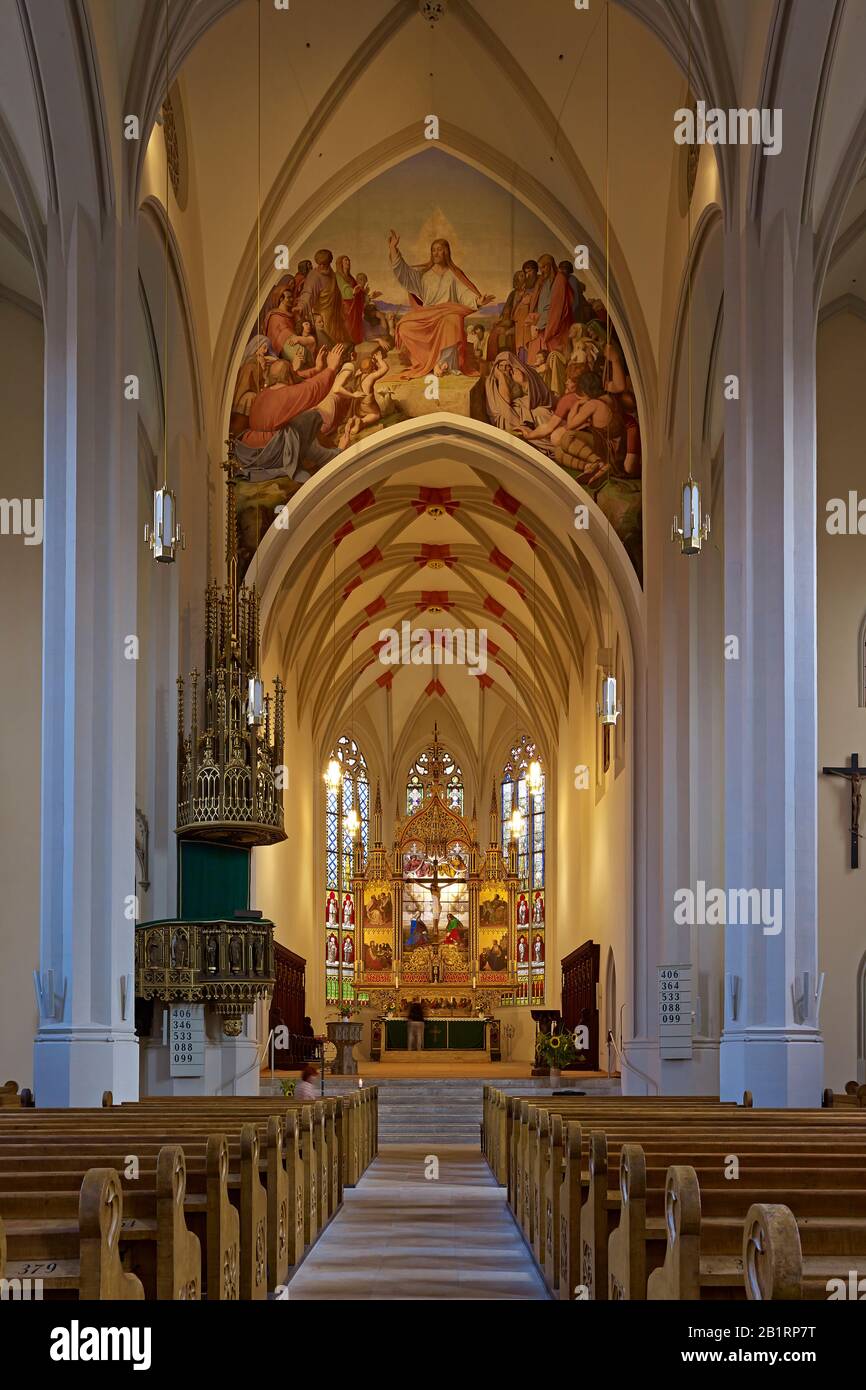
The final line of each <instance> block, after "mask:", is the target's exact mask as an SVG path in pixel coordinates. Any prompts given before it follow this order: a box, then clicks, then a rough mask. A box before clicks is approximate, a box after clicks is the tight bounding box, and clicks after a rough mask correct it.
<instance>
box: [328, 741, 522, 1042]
mask: <svg viewBox="0 0 866 1390" xmlns="http://www.w3.org/2000/svg"><path fill="white" fill-rule="evenodd" d="M436 749H437V744H436V742H435V740H434V745H433V747H432V749H431V754H432V755H433V757H434V760H435V756H436ZM381 820H382V815H381V800H380V797H379V794H378V791H377V795H376V804H375V809H374V813H373V836H372V843H371V846H370V851H369V854H368V856H367V859H366V863H365V862H364V861H363V857H362V856H361V855H360V854H358V856H357V860H356V864H357V870H358V871H357V874H356V877H355V880H354V897H355V903H356V905H357V908H358V911H359V913H360V919H359V920H360V921H361V924H362V926H361V936H362V939H361V942H360V943H359V944H360V949H361V968H360V970H359V974H358V981H357V990H358V992H359V993H362V994H363V995H364V996H365V997H367V998H368V999H369V1003H370V1006H371V1007H372V1008H374V1009H377V1008H378V1010H379V1011H381V1012H382V1013H390V1012H392V1011H393V1012H396V1013H398V1014H399V1013H400V1012H401V1011H402V1009H403V1007H404V1005H405V1004H406V1003H407V1001H408V1000H410V999H421V1000H422V1002H423V1003H424V1004H425V1005H426V1006H428V1008H429V1009H432V1010H436V1009H443V1010H450V1011H451V1012H455V1011H459V1012H460V1013H462V1014H470V1013H471V1014H475V1013H476V1012H479V1011H482V1012H485V1013H490V1012H492V1011H493V1010H494V1009H495V1008H496V1007H498V1005H499V1004H500V1002H501V1000H502V998H503V996H511V995H513V993H514V991H515V987H516V983H517V970H516V964H517V958H516V942H517V936H516V928H517V915H516V913H517V898H518V887H519V884H518V878H517V871H516V864H509V863H508V862H507V861H506V860H505V858H504V857H503V855H502V853H501V850H500V848H499V844H498V840H499V827H498V815H497V812H496V808H495V806H494V807H492V808H491V816H490V821H491V824H490V841H489V844H488V848H487V849H486V850H482V849H481V848H480V845H479V840H478V830H477V825H476V822H475V820H474V819H470V818H467V817H464V816H462V815H460V814H459V812H458V811H457V810H456V808H455V807H453V806H451V805H449V804H448V797H447V788H446V786H445V783H444V780H442V779H438V778H437V777H436V776H435V775H434V776H433V777H432V779H431V783H430V786H429V788H428V789H427V791H426V795H425V797H424V800H423V801H422V802H421V804H420V805H419V806H418V807H417V809H416V810H415V811H413V812H412V814H410V815H408V816H404V817H402V818H401V819H400V820H399V821H398V822H397V825H396V828H395V833H394V838H393V841H392V845H391V848H390V849H386V847H385V845H384V843H383V841H382V837H381Z"/></svg>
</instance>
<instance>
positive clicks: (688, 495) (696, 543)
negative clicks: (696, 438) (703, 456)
mask: <svg viewBox="0 0 866 1390" xmlns="http://www.w3.org/2000/svg"><path fill="white" fill-rule="evenodd" d="M689 431H690V432H691V424H690V425H689ZM689 445H690V449H689V451H690V452H691V441H689ZM709 534H710V518H709V515H706V516H702V515H701V489H700V485H699V484H698V483H697V482H696V481H695V479H694V478H693V477H692V472H691V469H689V476H688V477H687V478H686V481H685V482H684V483H683V524H682V526H680V524H679V517H676V516H675V517H674V524H673V526H672V527H671V540H672V541H676V540H678V541H679V543H680V551H681V552H682V554H683V555H699V554H700V552H701V546H702V545H703V543H704V541H705V540H706V539H707V537H708V536H709Z"/></svg>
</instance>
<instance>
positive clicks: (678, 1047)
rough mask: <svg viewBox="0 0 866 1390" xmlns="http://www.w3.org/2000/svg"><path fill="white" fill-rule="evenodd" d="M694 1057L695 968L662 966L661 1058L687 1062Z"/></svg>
mask: <svg viewBox="0 0 866 1390" xmlns="http://www.w3.org/2000/svg"><path fill="white" fill-rule="evenodd" d="M691 1055H692V967H691V966H690V965H660V966H659V1056H660V1057H661V1058H662V1060H663V1061H669V1062H675V1061H686V1060H688V1059H690V1058H691Z"/></svg>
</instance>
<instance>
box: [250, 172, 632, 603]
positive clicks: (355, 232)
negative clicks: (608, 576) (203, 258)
mask: <svg viewBox="0 0 866 1390" xmlns="http://www.w3.org/2000/svg"><path fill="white" fill-rule="evenodd" d="M439 410H446V411H450V412H453V413H454V414H456V415H464V416H467V417H469V418H472V419H476V420H483V421H486V422H487V423H488V424H491V425H494V426H496V427H497V428H499V429H502V430H505V431H506V432H507V433H509V434H512V435H515V436H519V437H520V438H522V439H525V440H527V441H529V442H530V443H531V444H532V445H533V446H534V447H535V448H537V449H539V450H541V451H542V452H543V453H544V454H545V455H546V456H547V457H548V458H549V459H551V460H552V461H554V462H555V463H556V464H557V465H558V466H559V467H561V468H563V469H564V470H565V471H566V472H567V473H568V474H569V475H570V476H571V477H572V478H574V479H576V481H577V482H579V483H580V484H581V486H582V487H584V488H585V489H586V490H587V491H588V492H589V493H590V494H591V495H592V496H593V497H594V498H595V500H596V501H597V503H598V505H599V506H600V508H601V509H602V511H603V512H604V513H605V514H606V515H607V516H608V517H609V519H610V522H611V525H612V526H613V527H614V529H615V530H616V532H617V533H618V535H619V536H620V538H621V539H622V541H623V543H624V545H625V547H626V549H627V550H628V553H629V555H630V557H631V560H632V563H633V564H634V567H635V570H636V571H637V574H638V576H639V577H640V576H641V573H642V562H641V561H642V557H641V442H640V427H639V423H638V418H637V405H636V401H635V395H634V391H633V388H632V382H631V379H630V377H629V373H628V367H627V364H626V361H625V357H624V354H623V351H622V348H621V345H620V343H619V339H618V337H617V335H616V332H615V330H614V329H613V327H612V326H609V325H608V321H607V311H606V308H605V305H604V303H603V302H602V301H601V300H600V299H599V298H597V297H594V296H593V294H592V293H591V291H590V289H589V287H588V284H587V282H586V281H584V280H582V279H581V278H580V277H579V275H578V274H576V273H575V271H574V268H573V261H572V260H571V259H570V258H569V254H568V252H567V250H566V249H565V248H562V247H557V246H556V244H555V239H554V238H553V237H551V234H550V232H549V230H548V229H547V228H546V227H545V225H544V224H543V223H542V222H541V221H540V220H539V219H538V218H536V217H535V216H534V214H532V213H531V212H530V211H529V210H527V209H526V208H525V207H524V206H523V205H522V204H520V203H518V201H517V200H516V199H515V198H514V197H513V196H512V195H511V194H510V193H509V192H508V191H507V190H505V189H503V188H500V187H499V185H498V184H495V183H494V182H493V181H492V180H490V179H488V178H486V176H485V175H483V174H481V173H479V172H478V171H477V170H474V169H472V168H470V167H469V166H467V165H464V164H463V163H462V162H461V161H460V160H457V159H454V158H453V157H451V156H449V155H447V154H445V153H443V152H442V151H439V150H431V151H425V152H424V153H422V154H418V155H415V156H413V157H412V158H410V159H408V160H405V161H404V162H403V163H402V164H400V165H398V166H396V167H395V168H394V169H391V170H389V171H387V172H386V173H384V174H381V175H379V176H378V178H376V179H374V180H373V181H372V182H371V183H369V184H367V185H366V187H365V188H364V189H363V190H362V191H361V192H360V193H359V194H357V195H356V196H355V197H354V198H352V199H350V200H349V201H348V202H347V203H346V204H344V205H343V207H342V208H340V209H338V210H337V212H335V213H334V214H333V215H332V216H331V217H329V218H328V219H326V220H325V221H324V222H323V223H322V224H321V225H320V227H319V228H318V229H317V230H316V232H315V233H314V235H313V236H312V237H311V238H310V239H309V245H308V247H305V248H304V249H303V250H302V252H301V253H299V255H298V257H297V264H296V268H295V269H294V270H289V271H286V272H284V273H282V274H281V275H279V276H278V277H276V279H275V282H274V283H273V285H272V286H271V287H270V288H269V291H268V293H267V296H266V298H265V301H264V303H263V305H262V307H261V312H260V315H259V320H258V322H257V324H256V325H255V331H254V332H253V333H252V334H251V336H250V338H249V341H248V342H247V344H246V347H245V350H244V353H243V359H242V361H241V364H240V367H239V369H238V373H237V379H236V382H235V388H234V393H233V399H232V409H231V421H230V426H229V428H230V433H231V435H232V437H233V439H234V440H235V447H236V452H237V457H238V460H239V463H240V465H241V467H242V470H243V472H242V473H241V475H240V477H241V481H240V483H239V487H238V512H239V530H240V544H241V562H242V564H244V565H245V564H246V563H248V561H249V559H250V557H251V556H252V554H253V552H254V550H255V547H256V545H257V544H258V540H259V538H260V537H261V535H263V534H264V532H265V531H266V530H267V528H268V526H269V525H270V523H271V521H272V520H273V515H274V510H275V508H277V507H278V506H279V505H280V504H281V503H283V502H285V501H287V500H288V499H289V498H290V497H291V496H292V495H293V494H294V493H295V492H296V491H297V490H298V488H300V487H302V486H303V484H304V482H305V481H306V480H307V479H308V478H310V477H311V476H312V475H313V474H314V473H315V472H317V471H318V470H319V469H320V468H322V467H324V465H325V464H326V463H328V462H329V461H330V460H331V459H332V458H335V457H336V456H337V455H338V454H339V453H340V452H341V451H343V450H345V449H348V448H349V447H351V446H352V445H353V444H355V443H356V442H358V441H359V440H363V439H365V438H368V437H369V436H370V435H371V434H372V433H374V432H376V431H379V430H383V429H387V428H388V427H389V426H390V425H393V424H396V423H398V422H400V421H403V420H406V419H411V418H414V417H417V416H420V415H426V414H429V413H431V412H436V411H439Z"/></svg>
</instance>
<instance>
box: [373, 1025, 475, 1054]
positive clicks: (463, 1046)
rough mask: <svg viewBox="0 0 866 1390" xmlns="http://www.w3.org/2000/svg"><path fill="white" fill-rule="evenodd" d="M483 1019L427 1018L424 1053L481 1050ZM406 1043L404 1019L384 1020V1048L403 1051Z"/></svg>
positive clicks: (407, 1041)
mask: <svg viewBox="0 0 866 1390" xmlns="http://www.w3.org/2000/svg"><path fill="white" fill-rule="evenodd" d="M484 1029H485V1021H484V1019H483V1018H427V1019H425V1020H424V1051H425V1052H458V1051H460V1052H470V1051H474V1052H483V1051H484V1047H485V1035H484ZM408 1045H409V1034H408V1029H407V1027H406V1020H405V1019H403V1018H389V1019H386V1021H385V1047H386V1048H387V1050H388V1051H389V1052H405V1051H406V1049H407V1048H408Z"/></svg>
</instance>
